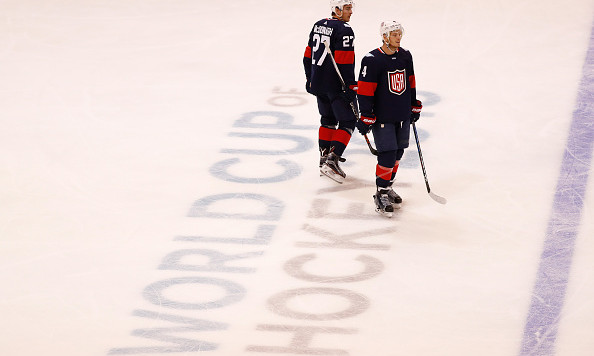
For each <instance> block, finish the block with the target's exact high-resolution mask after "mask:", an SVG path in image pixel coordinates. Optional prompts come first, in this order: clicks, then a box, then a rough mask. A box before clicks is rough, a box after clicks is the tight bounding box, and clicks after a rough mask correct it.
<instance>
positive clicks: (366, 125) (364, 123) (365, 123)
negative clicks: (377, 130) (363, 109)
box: [357, 114, 375, 136]
mask: <svg viewBox="0 0 594 356" xmlns="http://www.w3.org/2000/svg"><path fill="white" fill-rule="evenodd" d="M373 124H375V115H373V114H371V115H367V114H361V118H360V119H359V121H357V130H359V133H360V134H361V135H362V136H365V135H367V134H368V133H369V131H371V126H373Z"/></svg>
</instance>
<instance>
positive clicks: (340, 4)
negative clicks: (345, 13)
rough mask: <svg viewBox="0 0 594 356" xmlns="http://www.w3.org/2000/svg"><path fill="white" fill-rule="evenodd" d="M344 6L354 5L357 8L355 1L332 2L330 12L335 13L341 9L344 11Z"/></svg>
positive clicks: (337, 0)
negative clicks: (337, 9)
mask: <svg viewBox="0 0 594 356" xmlns="http://www.w3.org/2000/svg"><path fill="white" fill-rule="evenodd" d="M344 5H353V6H355V1H353V0H330V11H332V13H335V10H336V8H339V9H340V11H342V9H343V7H344Z"/></svg>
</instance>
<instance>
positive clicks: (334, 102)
mask: <svg viewBox="0 0 594 356" xmlns="http://www.w3.org/2000/svg"><path fill="white" fill-rule="evenodd" d="M353 5H354V2H353V1H352V0H330V8H331V10H332V17H330V18H325V19H322V20H319V21H318V22H316V23H315V24H314V25H313V27H312V30H311V32H310V34H309V41H308V43H307V47H306V48H305V54H304V56H303V67H304V69H305V77H306V85H305V88H306V90H307V92H308V93H310V94H313V95H315V96H316V97H317V104H318V111H319V112H320V115H321V119H320V128H319V131H318V143H319V149H320V172H321V173H322V174H324V175H326V176H328V177H329V178H331V179H333V180H335V181H336V182H338V183H342V182H343V181H344V179H345V177H346V174H345V173H344V171H343V170H342V169H341V168H340V165H339V162H343V161H344V158H342V155H343V153H344V150H345V149H346V147H347V145H348V144H349V141H350V139H351V135H352V134H353V130H354V129H355V125H356V122H357V118H356V116H355V114H354V113H353V109H352V108H351V106H350V103H352V102H354V103H356V100H355V99H356V84H357V81H356V80H355V48H354V44H353V42H354V40H355V34H354V33H353V29H352V28H351V26H350V25H349V24H348V22H349V20H350V19H351V15H352V13H353ZM324 42H328V43H329V45H330V50H331V52H332V55H333V56H334V59H335V61H336V63H337V66H338V69H339V71H340V74H341V75H342V78H343V79H344V81H345V84H346V86H347V88H346V90H343V88H342V84H341V82H340V78H339V76H338V73H337V72H336V69H335V68H334V65H333V64H332V60H331V58H330V56H329V55H328V53H327V50H326V47H325V46H324Z"/></svg>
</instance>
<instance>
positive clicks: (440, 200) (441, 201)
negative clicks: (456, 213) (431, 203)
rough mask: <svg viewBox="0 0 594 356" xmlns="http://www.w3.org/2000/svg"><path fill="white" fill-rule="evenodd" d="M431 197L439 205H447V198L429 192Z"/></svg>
mask: <svg viewBox="0 0 594 356" xmlns="http://www.w3.org/2000/svg"><path fill="white" fill-rule="evenodd" d="M429 196H430V197H431V199H433V200H435V201H436V202H438V203H439V204H444V205H445V204H446V203H447V202H448V201H447V199H446V198H444V197H440V196H439V195H437V194H435V193H433V192H429Z"/></svg>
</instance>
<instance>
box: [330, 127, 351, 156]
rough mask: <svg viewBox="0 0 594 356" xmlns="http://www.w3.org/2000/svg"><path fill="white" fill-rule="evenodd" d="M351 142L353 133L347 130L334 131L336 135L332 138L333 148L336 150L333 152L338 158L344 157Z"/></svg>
mask: <svg viewBox="0 0 594 356" xmlns="http://www.w3.org/2000/svg"><path fill="white" fill-rule="evenodd" d="M350 140H351V133H350V132H348V131H347V130H343V129H338V130H336V131H334V135H333V136H332V147H333V148H334V150H333V152H334V153H335V154H337V155H338V156H342V154H343V153H344V150H345V149H346V146H347V145H348V144H349V141H350Z"/></svg>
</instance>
